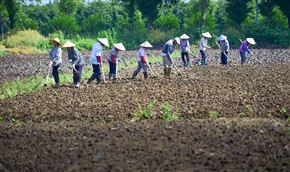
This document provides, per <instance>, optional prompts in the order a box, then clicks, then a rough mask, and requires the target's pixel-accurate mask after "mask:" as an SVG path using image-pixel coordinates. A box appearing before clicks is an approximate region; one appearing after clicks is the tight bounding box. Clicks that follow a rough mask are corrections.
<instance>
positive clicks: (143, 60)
mask: <svg viewBox="0 0 290 172" xmlns="http://www.w3.org/2000/svg"><path fill="white" fill-rule="evenodd" d="M140 47H141V48H140V49H139V50H138V57H137V62H138V67H137V69H136V70H135V71H134V73H133V75H132V79H135V78H136V76H137V74H138V73H139V72H140V71H141V68H142V69H143V74H144V78H145V79H147V78H148V73H147V70H148V67H149V63H148V60H147V55H146V49H147V48H152V47H153V46H152V45H151V44H150V43H149V42H148V41H145V42H143V43H142V44H141V45H140Z"/></svg>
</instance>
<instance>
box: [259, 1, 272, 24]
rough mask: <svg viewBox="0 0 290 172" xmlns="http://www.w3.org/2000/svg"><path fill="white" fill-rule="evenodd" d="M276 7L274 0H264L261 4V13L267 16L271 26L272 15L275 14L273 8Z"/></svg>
mask: <svg viewBox="0 0 290 172" xmlns="http://www.w3.org/2000/svg"><path fill="white" fill-rule="evenodd" d="M274 7H275V4H274V0H262V1H261V3H260V4H259V9H260V13H261V14H262V15H264V16H266V20H267V25H268V26H269V24H270V23H269V22H270V17H271V16H272V15H274V12H273V9H274Z"/></svg>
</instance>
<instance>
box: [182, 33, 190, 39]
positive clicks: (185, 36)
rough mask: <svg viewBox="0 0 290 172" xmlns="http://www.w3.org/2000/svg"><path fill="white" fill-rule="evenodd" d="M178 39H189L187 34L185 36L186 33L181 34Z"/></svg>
mask: <svg viewBox="0 0 290 172" xmlns="http://www.w3.org/2000/svg"><path fill="white" fill-rule="evenodd" d="M180 39H189V36H187V35H186V34H183V35H181V37H180Z"/></svg>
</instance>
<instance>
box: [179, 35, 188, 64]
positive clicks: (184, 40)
mask: <svg viewBox="0 0 290 172" xmlns="http://www.w3.org/2000/svg"><path fill="white" fill-rule="evenodd" d="M188 39H189V36H187V35H186V34H183V35H182V36H181V37H180V46H181V50H182V51H181V59H182V62H183V66H184V67H186V66H190V61H189V52H190V45H189V41H188ZM185 56H186V59H185Z"/></svg>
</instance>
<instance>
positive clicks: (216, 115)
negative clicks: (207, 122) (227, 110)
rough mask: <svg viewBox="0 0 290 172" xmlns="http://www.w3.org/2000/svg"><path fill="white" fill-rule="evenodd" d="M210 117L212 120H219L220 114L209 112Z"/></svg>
mask: <svg viewBox="0 0 290 172" xmlns="http://www.w3.org/2000/svg"><path fill="white" fill-rule="evenodd" d="M209 117H210V118H211V119H217V118H218V112H217V111H209Z"/></svg>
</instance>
